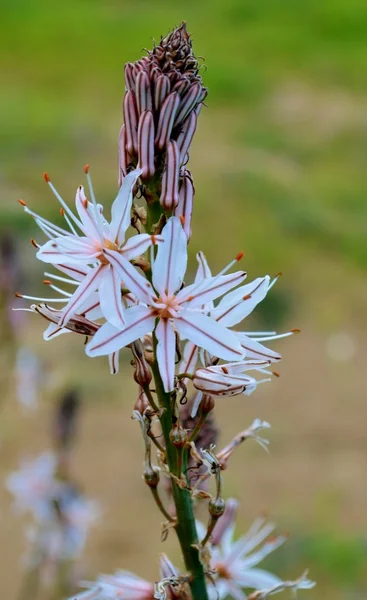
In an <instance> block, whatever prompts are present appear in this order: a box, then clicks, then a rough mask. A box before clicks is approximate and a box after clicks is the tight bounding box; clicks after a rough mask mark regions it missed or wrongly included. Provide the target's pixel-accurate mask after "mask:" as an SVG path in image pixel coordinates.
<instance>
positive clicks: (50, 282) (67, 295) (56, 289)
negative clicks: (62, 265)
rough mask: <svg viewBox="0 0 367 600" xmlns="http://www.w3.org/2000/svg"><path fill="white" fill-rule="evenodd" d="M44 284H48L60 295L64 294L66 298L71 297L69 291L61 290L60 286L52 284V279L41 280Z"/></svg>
mask: <svg viewBox="0 0 367 600" xmlns="http://www.w3.org/2000/svg"><path fill="white" fill-rule="evenodd" d="M42 283H44V284H45V285H48V286H50V288H51V289H52V290H54V291H55V292H57V293H58V294H61V295H62V296H66V297H67V298H71V296H72V294H70V293H69V292H65V290H62V289H61V288H59V287H58V286H57V285H54V284H53V283H52V281H49V280H48V279H44V280H43V282H42Z"/></svg>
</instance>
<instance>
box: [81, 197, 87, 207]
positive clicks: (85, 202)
mask: <svg viewBox="0 0 367 600" xmlns="http://www.w3.org/2000/svg"><path fill="white" fill-rule="evenodd" d="M82 202H83V206H84V208H88V200H87V199H86V198H85V200H82Z"/></svg>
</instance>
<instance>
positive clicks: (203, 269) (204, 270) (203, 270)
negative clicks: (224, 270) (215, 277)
mask: <svg viewBox="0 0 367 600" xmlns="http://www.w3.org/2000/svg"><path fill="white" fill-rule="evenodd" d="M196 260H197V261H198V263H199V265H198V268H197V271H196V275H195V283H196V282H198V281H202V280H203V279H206V278H207V277H212V272H211V270H210V267H209V265H208V262H207V260H206V258H205V254H204V252H198V253H197V255H196Z"/></svg>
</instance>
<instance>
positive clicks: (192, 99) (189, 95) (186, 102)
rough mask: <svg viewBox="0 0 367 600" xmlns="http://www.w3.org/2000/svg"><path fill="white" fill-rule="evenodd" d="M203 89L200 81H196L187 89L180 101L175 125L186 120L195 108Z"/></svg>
mask: <svg viewBox="0 0 367 600" xmlns="http://www.w3.org/2000/svg"><path fill="white" fill-rule="evenodd" d="M201 90H202V88H201V85H200V84H199V83H195V84H194V85H193V86H191V87H190V88H189V89H188V90H187V92H186V94H185V95H184V96H183V98H182V100H181V102H180V106H179V109H178V111H177V115H176V119H175V125H178V124H179V123H181V122H182V121H184V120H185V118H186V117H187V116H188V114H189V113H190V112H191V111H192V110H193V109H194V108H195V106H196V104H197V102H198V98H199V97H200V95H201V93H202V92H201Z"/></svg>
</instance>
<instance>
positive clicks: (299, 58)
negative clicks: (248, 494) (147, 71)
mask: <svg viewBox="0 0 367 600" xmlns="http://www.w3.org/2000/svg"><path fill="white" fill-rule="evenodd" d="M182 19H185V20H187V21H188V28H189V30H190V31H191V32H192V35H193V39H194V47H195V51H196V53H197V54H198V55H202V56H204V57H205V62H204V61H203V65H205V66H204V67H203V77H204V80H205V83H206V85H208V87H209V91H210V94H209V97H208V108H207V109H206V110H205V111H202V115H201V118H200V120H201V124H200V126H199V130H198V133H197V136H196V139H195V142H194V145H193V150H192V154H191V163H190V164H191V168H192V170H193V173H194V176H195V178H196V179H195V180H196V188H197V203H196V207H195V211H196V212H195V221H194V230H195V229H196V232H200V235H198V233H197V235H196V237H195V236H194V238H193V239H192V242H191V244H190V249H191V253H192V255H194V253H195V252H196V251H197V250H198V249H204V250H205V252H206V253H207V255H208V257H209V258H210V261H211V263H212V264H213V265H214V266H215V267H217V266H222V265H224V264H225V263H226V261H227V259H229V258H230V256H232V255H233V254H236V253H237V252H238V250H239V249H244V250H245V252H246V268H247V269H248V271H249V273H250V274H251V275H254V276H255V275H256V274H258V273H259V272H265V271H270V272H273V273H275V272H277V271H279V270H282V271H284V272H285V275H286V277H285V278H284V281H283V282H282V283H281V285H279V286H277V288H275V290H274V294H273V296H272V297H271V298H269V299H268V300H267V301H266V303H264V306H263V307H261V308H260V310H259V311H258V313H257V316H256V317H255V321H254V324H255V325H257V324H265V325H266V327H273V326H274V322H277V323H278V324H279V323H280V324H281V326H282V327H287V326H289V325H290V326H292V325H293V321H294V320H295V319H297V323H296V324H297V325H298V324H300V325H303V326H304V325H306V326H307V328H308V329H309V331H310V338H309V340H308V342H307V343H308V347H307V349H306V350H305V351H304V354H303V356H304V363H305V364H306V365H307V364H308V362H309V361H310V363H311V364H309V366H308V367H307V366H306V372H307V374H308V375H309V377H310V378H312V377H313V378H314V379H315V384H314V385H315V386H316V385H317V386H318V387H320V388H321V389H322V393H321V391H319V392H318V394H319V396H318V398H319V402H317V401H315V410H316V408H317V409H318V408H319V407H320V405H321V403H322V402H323V399H326V398H329V397H330V398H331V399H332V398H339V404H338V407H339V408H338V410H340V406H341V402H342V398H344V397H352V396H351V395H350V394H352V392H350V391H348V389H349V388H348V386H347V384H346V383H345V381H344V379H343V373H344V374H345V375H344V377H345V376H347V377H349V378H352V379H353V381H356V383H355V386H356V387H355V390H356V391H355V396H354V397H355V398H357V396H358V393H359V392H358V391H359V390H360V393H361V394H362V390H363V389H364V390H365V384H364V382H363V367H361V369H360V370H359V371H356V370H354V371H353V365H352V366H351V367H349V366H348V367H345V368H344V371H343V369H341V372H338V374H337V370H338V369H339V366H337V367H335V368H334V370H333V369H330V373H331V376H329V378H328V379H327V381H326V382H325V379H324V377H325V364H326V367H328V363H327V360H326V359H325V357H324V355H323V354H322V352H321V351H320V353H319V354H320V356H321V359H322V360H324V359H325V361H326V362H325V363H323V365H324V366H323V369H324V371H323V370H322V369H321V368H320V366H319V365H320V364H321V362H320V360H318V361H315V359H313V360H312V357H314V356H315V355H316V356H318V354H317V351H318V349H319V348H321V344H324V342H325V340H324V337H321V338H320V337H318V336H319V335H320V334H319V332H321V336H325V335H328V334H330V333H332V332H334V331H335V330H336V331H337V330H339V329H345V330H347V331H348V332H351V334H352V335H354V336H356V337H357V338H358V334H359V332H361V330H362V329H363V327H365V326H366V324H367V319H366V315H365V298H366V292H367V288H366V284H365V273H366V267H367V244H366V239H367V203H366V197H365V196H366V190H367V170H366V169H365V155H366V150H367V110H366V109H367V90H366V82H365V77H364V73H365V72H366V68H367V53H366V42H365V39H366V30H367V4H365V3H362V2H360V0H325V1H324V2H322V3H320V2H319V1H316V0H309V2H307V3H304V2H301V1H300V0H294V1H292V2H289V1H287V0H271V1H268V2H258V1H255V0H227V1H226V2H224V1H223V0H211V1H209V0H203V1H201V2H198V1H195V2H194V1H193V0H187V1H186V2H185V5H184V6H183V7H180V6H179V5H178V4H174V3H172V2H168V1H166V0H164V1H161V2H159V3H152V2H148V1H135V2H133V1H130V2H125V1H117V0H115V1H111V0H107V1H105V2H102V1H97V0H89V1H88V2H87V1H81V0H77V1H71V0H66V1H64V2H63V3H57V4H55V3H52V2H46V1H45V0H34V1H33V2H26V1H25V0H12V1H11V2H10V1H9V0H3V2H2V5H1V23H0V28H1V35H0V53H1V56H2V61H1V66H0V74H1V80H2V93H1V96H0V131H1V139H2V144H1V150H0V151H1V156H0V158H1V161H0V192H1V198H0V219H1V225H0V229H6V228H8V227H10V228H11V229H12V230H13V231H15V232H17V233H19V235H20V236H21V237H22V239H23V240H25V239H26V238H27V237H29V236H33V235H34V234H35V230H34V224H33V222H32V220H30V219H27V218H26V216H25V215H24V214H23V213H22V211H21V210H20V209H19V206H18V205H17V203H16V200H17V199H18V198H19V197H23V198H24V199H26V200H27V202H29V203H30V204H31V205H32V207H34V208H35V209H37V210H42V212H43V214H44V215H45V216H47V217H49V218H54V215H55V214H56V212H57V208H56V204H55V203H54V202H53V199H52V197H51V196H50V194H49V191H48V189H47V188H46V187H45V186H44V184H43V182H42V178H41V174H42V172H43V171H48V172H50V174H51V175H52V178H53V180H54V181H55V184H56V185H57V187H58V188H59V189H60V192H61V193H62V194H63V195H64V197H65V198H67V199H68V200H70V201H72V198H73V194H74V190H75V188H76V186H77V185H78V184H79V182H80V178H81V177H82V167H83V165H84V163H86V162H89V163H91V165H92V170H93V177H94V181H95V187H96V190H97V192H98V196H99V198H100V199H101V201H103V202H105V201H107V204H108V202H109V201H110V199H112V198H113V197H114V194H115V191H116V171H117V169H116V139H117V132H118V129H119V126H120V123H121V118H122V116H121V98H122V95H123V78H122V67H123V65H124V63H125V62H126V61H128V60H129V61H131V60H135V59H136V58H138V57H139V55H140V52H141V49H142V48H143V47H144V46H146V47H150V46H151V38H152V37H154V36H155V37H156V38H158V37H159V36H160V34H165V33H166V32H167V31H168V30H169V29H170V28H172V26H173V25H174V24H178V23H180V21H181V20H182ZM223 208H225V210H226V213H225V218H224V217H223ZM219 227H220V229H218V228H219ZM30 260H31V259H30V258H28V254H27V255H26V253H24V265H25V266H26V267H27V269H28V267H29V273H32V271H35V270H36V268H37V267H36V265H35V263H34V261H32V262H30ZM192 268H193V267H192ZM39 273H40V270H38V274H39ZM35 288H36V284H35V285H34V286H33V289H35ZM291 320H292V324H291V323H290V321H291ZM312 336H313V337H312ZM361 337H362V334H361ZM300 343H302V342H300ZM316 345H317V347H316ZM322 347H323V346H322ZM49 348H51V347H49V346H48V347H47V350H48V351H49ZM52 348H55V349H54V350H52V351H51V352H54V360H55V361H57V359H58V352H59V349H58V347H57V346H55V347H54V346H52ZM323 352H324V350H323ZM51 356H52V355H50V360H52V358H51ZM320 356H319V358H320ZM310 357H311V359H310ZM362 364H363V361H362V355H361V362H360V366H361V365H362ZM87 367H89V363H88V365H84V367H83V368H85V370H86V371H87ZM307 369H310V370H309V371H307ZM348 369H349V370H348ZM326 370H327V369H326ZM338 375H340V379H338ZM85 376H86V372H85ZM299 376H300V377H301V376H302V375H301V374H299ZM73 377H75V378H78V377H79V378H81V375H80V373H74V374H73ZM301 384H302V385H303V386H305V388H306V387H307V383H305V380H301ZM344 385H345V388H344V387H343V386H344ZM102 389H103V384H102V383H100V387H99V386H97V387H96V388H94V389H93V390H91V389H90V390H88V393H91V395H92V396H93V394H94V397H97V395H98V393H99V391H102ZM295 389H296V388H294V390H295ZM307 389H308V393H311V392H312V390H313V388H312V387H311V384H310V387H309V388H307ZM344 389H345V395H344V396H343V393H344V392H343V393H342V392H341V390H344ZM283 391H284V393H285V394H287V387H286V386H285V387H284V390H283ZM289 393H291V392H289ZM356 394H357V396H356ZM360 398H362V396H360ZM298 401H299V398H298ZM303 401H305V402H307V401H308V398H305V397H303ZM355 403H356V406H358V407H359V408H360V407H361V402H360V401H359V400H358V401H357V399H356V400H355ZM327 406H328V407H329V411H330V412H331V411H333V412H334V410H335V407H334V405H333V402H332V400H330V403H329V404H328V403H327ZM300 410H301V409H300ZM264 411H266V405H265V406H264ZM325 412H326V411H325ZM264 414H265V413H264ZM365 416H366V413H364V417H365ZM265 417H266V414H265ZM286 418H287V414H285V415H284V419H286ZM314 419H315V421H317V419H318V413H317V412H315V415H314ZM345 419H347V417H345ZM356 419H357V420H358V416H357V417H356ZM326 422H327V419H326V417H325V423H326ZM333 426H334V427H335V428H336V429H337V428H338V426H340V427H341V424H340V422H339V423H338V422H337V421H335V417H334V422H333ZM354 427H355V423H354V422H353V423H352V424H351V428H350V430H351V431H353V428H354ZM316 428H317V427H316ZM284 430H285V431H287V428H286V427H285V429H284ZM311 431H312V428H311V426H310V435H311ZM326 431H327V426H326V425H325V430H324V431H323V435H324V434H325V432H326ZM331 433H332V432H331ZM310 439H311V438H310ZM340 439H341V438H340V436H338V435H337V434H336V432H335V439H334V441H333V442H332V443H333V444H334V445H333V446H332V448H333V450H330V456H331V455H332V452H334V453H336V452H337V449H338V445H339V444H340V443H341V442H340ZM288 443H289V452H292V448H291V444H293V443H297V440H296V438H294V439H293V438H291V439H290V440H288ZM309 443H312V442H309ZM345 443H346V442H345ZM330 444H331V442H330ZM306 447H307V446H306ZM330 447H331V446H330ZM21 448H22V451H24V450H25V448H23V447H22V446H21ZM364 449H366V448H365V446H364ZM362 450H363V446H362ZM325 468H326V469H327V467H325ZM282 477H285V476H284V475H282ZM320 485H321V484H320ZM360 497H361V498H362V496H360ZM284 506H287V504H286V503H285V504H284ZM270 508H271V507H270ZM326 514H327V509H326V510H325V511H324V512H323V519H322V520H323V522H324V521H325V520H327V517H326ZM285 520H286V519H284V521H285ZM336 520H337V517H336ZM316 525H317V523H316V520H315V531H316V529H317V526H316ZM329 525H330V527H332V526H335V528H336V530H337V531H336V533H335V536H333V535H330V532H329V535H326V534H325V535H323V534H321V533H320V534H317V533H314V534H313V535H312V536H311V537H309V538H306V537H302V536H303V535H304V534H303V533H302V515H301V514H298V517H297V519H296V523H295V528H296V530H297V529H298V530H299V531H300V534H299V536H300V537H299V539H300V542H299V544H298V546H297V548H298V550H297V551H295V554H292V552H289V553H288V554H284V555H283V557H284V561H285V564H286V563H287V561H288V562H289V561H291V565H294V567H295V575H297V574H298V573H297V569H299V568H300V567H299V565H301V564H303V563H304V562H305V559H306V562H307V563H308V564H310V566H312V567H313V571H312V576H314V577H315V578H317V579H319V580H320V581H321V588H320V587H319V588H318V591H315V592H313V593H312V597H313V598H316V597H317V598H320V599H321V598H329V597H330V598H333V599H336V598H339V597H340V598H345V599H352V598H353V599H357V598H362V597H364V596H363V594H362V592H360V589H361V586H362V585H363V581H362V580H363V576H364V577H365V575H363V574H364V573H365V569H366V560H365V555H366V546H365V542H363V540H362V541H360V538H361V537H363V535H364V536H366V533H367V532H366V528H364V530H363V531H362V532H361V531H357V530H358V527H356V528H355V531H354V532H351V533H350V534H348V535H347V533H346V531H345V528H343V527H339V525H337V523H336V522H333V524H332V525H331V524H330V523H329ZM320 529H322V527H320ZM339 529H340V531H339ZM354 533H355V534H356V535H357V534H358V536H357V537H356V538H354V537H353V534H354ZM297 539H298V538H297ZM292 548H293V549H294V546H292ZM294 556H296V557H297V559H294ZM292 557H293V558H292ZM291 559H292V560H291ZM292 561H293V562H292ZM121 566H123V565H121ZM285 571H287V569H284V572H285ZM364 584H366V582H365V581H364ZM323 585H324V587H322V586H323ZM320 590H321V591H320ZM358 594H360V595H358ZM310 597H311V594H310Z"/></svg>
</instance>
